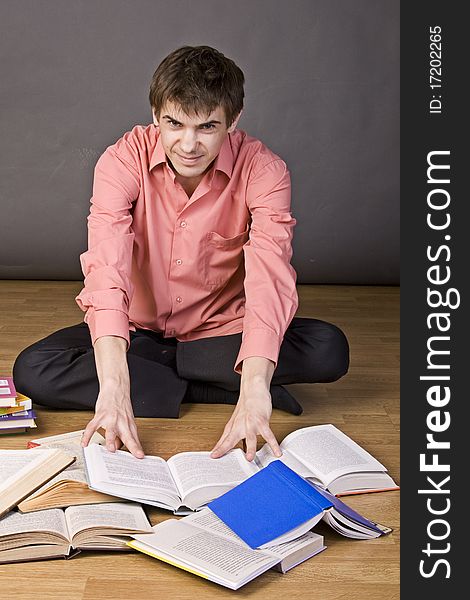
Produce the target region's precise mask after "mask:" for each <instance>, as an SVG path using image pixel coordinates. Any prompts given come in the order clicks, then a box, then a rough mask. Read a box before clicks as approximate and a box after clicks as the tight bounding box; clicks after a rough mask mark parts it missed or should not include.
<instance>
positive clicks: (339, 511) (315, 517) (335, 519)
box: [208, 460, 392, 549]
mask: <svg viewBox="0 0 470 600" xmlns="http://www.w3.org/2000/svg"><path fill="white" fill-rule="evenodd" d="M208 508H209V509H210V510H212V512H214V513H215V514H216V515H217V516H218V517H219V519H221V520H222V521H223V522H224V523H225V524H226V525H227V526H228V527H230V529H231V530H232V531H233V532H235V533H236V534H237V535H238V536H239V537H240V538H241V539H242V540H243V541H244V542H246V543H247V544H248V546H250V548H253V549H256V548H260V549H263V548H269V547H270V546H272V545H275V544H281V543H284V542H290V541H291V540H294V539H296V538H297V537H299V536H300V535H302V534H304V533H306V532H307V531H309V530H310V529H312V527H313V526H314V525H316V524H317V523H318V522H319V521H320V519H324V520H325V521H326V522H327V523H328V524H329V525H330V526H331V527H332V528H333V529H334V530H335V531H337V532H338V533H341V534H342V535H344V536H346V537H350V538H354V539H371V538H376V537H379V536H381V535H384V534H385V533H390V532H391V531H392V530H391V529H390V528H389V527H384V526H383V525H378V524H377V523H375V522H373V521H370V520H369V519H366V518H365V517H363V516H362V515H360V514H359V513H357V512H356V511H354V510H353V509H352V508H350V507H349V506H347V505H346V504H345V503H344V502H343V501H342V500H340V499H339V498H337V497H336V496H334V495H333V494H330V493H329V492H328V491H327V490H324V489H322V488H320V487H319V486H316V485H315V484H314V483H312V482H311V481H308V480H306V479H304V478H303V477H301V476H300V475H297V473H295V472H294V471H293V470H292V469H290V468H289V467H288V466H287V465H285V464H284V463H283V462H282V461H280V460H275V461H273V462H271V463H270V464H269V465H268V466H267V467H265V468H264V469H261V470H260V471H258V473H255V475H253V476H252V477H249V478H248V479H246V480H245V481H243V482H242V483H240V484H239V485H237V486H236V487H234V488H232V489H231V490H229V491H228V492H226V493H225V494H223V495H222V496H219V498H216V499H215V500H212V502H210V503H209V504H208Z"/></svg>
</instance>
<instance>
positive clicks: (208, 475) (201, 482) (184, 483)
mask: <svg viewBox="0 0 470 600" xmlns="http://www.w3.org/2000/svg"><path fill="white" fill-rule="evenodd" d="M168 466H169V468H170V470H171V473H172V475H173V478H174V480H175V481H176V485H177V486H178V488H179V490H180V493H181V497H182V498H183V497H184V496H186V495H187V494H189V493H190V492H191V491H192V490H195V489H197V488H201V487H205V486H211V485H213V486H223V485H229V484H233V483H235V484H236V483H241V482H242V481H244V480H245V479H247V478H248V477H250V476H251V475H254V474H255V473H257V472H258V471H259V468H258V467H257V465H256V464H254V463H253V462H249V461H247V460H246V458H245V456H244V453H243V451H242V450H241V449H240V448H236V449H234V450H230V452H227V454H225V455H224V456H221V457H220V458H211V457H210V452H180V453H179V454H175V455H174V456H172V457H171V458H169V459H168Z"/></svg>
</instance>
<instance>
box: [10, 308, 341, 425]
mask: <svg viewBox="0 0 470 600" xmlns="http://www.w3.org/2000/svg"><path fill="white" fill-rule="evenodd" d="M130 335H131V343H130V347H129V350H128V353H127V362H128V366H129V373H130V381H131V399H132V404H133V409H134V415H135V416H136V417H173V418H177V417H178V416H179V411H180V405H181V403H182V402H211V403H223V404H236V402H237V400H238V395H239V389H240V375H239V374H238V373H235V371H234V370H233V367H234V363H235V360H236V357H237V355H238V351H239V349H240V344H241V335H242V334H241V333H238V334H233V335H224V336H219V337H212V338H205V339H201V340H195V341H191V342H178V341H177V340H176V338H164V337H163V336H162V335H161V334H160V333H156V332H153V331H149V330H144V329H138V330H137V331H136V332H132V331H131V332H130ZM348 366H349V348H348V342H347V340H346V337H345V335H344V334H343V332H342V331H341V330H340V329H338V327H336V326H335V325H331V324H330V323H325V322H324V321H319V320H317V319H306V318H301V317H294V319H293V320H292V322H291V324H290V326H289V328H288V329H287V332H286V334H285V336H284V340H283V343H282V345H281V350H280V353H279V360H278V365H277V367H276V370H275V371H274V375H273V379H272V382H271V389H270V392H271V397H272V401H273V406H274V407H275V408H280V409H283V410H286V411H288V412H291V413H293V414H300V413H301V412H302V407H301V406H300V405H299V404H298V402H297V401H296V400H295V399H294V398H293V397H292V396H291V395H290V394H289V393H288V392H287V390H285V389H284V388H283V387H282V385H284V384H290V383H319V382H331V381H335V380H337V379H339V378H340V377H342V376H343V375H344V374H345V373H346V372H347V370H348ZM13 379H14V382H15V386H16V388H17V390H18V391H19V392H21V393H23V394H25V395H26V396H29V397H30V398H32V399H33V401H34V402H35V403H37V404H42V405H44V406H49V407H52V408H57V409H61V410H64V409H73V410H92V409H94V406H95V402H96V398H97V396H98V391H99V384H98V377H97V374H96V367H95V359H94V354H93V346H92V344H91V338H90V333H89V330H88V326H87V325H86V324H85V323H80V324H78V325H73V326H72V327H66V328H65V329H60V330H59V331H56V332H55V333H52V334H51V335H49V336H48V337H46V338H44V339H43V340H40V341H38V342H36V343H34V344H33V345H32V346H29V347H28V348H26V349H25V350H23V351H22V352H21V354H20V355H19V356H18V357H17V359H16V361H15V364H14V367H13Z"/></svg>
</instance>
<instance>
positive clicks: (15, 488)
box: [0, 448, 75, 517]
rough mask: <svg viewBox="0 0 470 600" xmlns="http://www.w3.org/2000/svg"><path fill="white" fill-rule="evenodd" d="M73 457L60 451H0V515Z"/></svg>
mask: <svg viewBox="0 0 470 600" xmlns="http://www.w3.org/2000/svg"><path fill="white" fill-rule="evenodd" d="M74 460H75V456H73V455H70V454H67V453H66V452H63V451H62V450H57V449H52V448H51V449H45V450H0V517H1V516H2V515H3V514H4V513H6V512H8V511H9V510H10V509H11V508H13V507H14V506H16V505H17V504H18V503H19V502H20V501H21V500H23V498H25V497H26V496H28V495H30V494H31V493H32V492H34V491H35V490H37V489H38V488H39V487H40V486H41V485H43V484H44V482H46V481H49V480H50V479H51V478H52V477H54V476H55V475H57V473H59V472H60V471H62V470H63V469H65V468H66V467H67V466H68V465H70V464H71V463H72V462H73V461H74Z"/></svg>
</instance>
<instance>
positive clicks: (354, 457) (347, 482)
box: [255, 424, 398, 495]
mask: <svg viewBox="0 0 470 600" xmlns="http://www.w3.org/2000/svg"><path fill="white" fill-rule="evenodd" d="M280 447H281V450H282V456H281V457H280V459H278V458H277V457H275V456H274V454H273V453H272V452H271V448H270V447H269V445H268V444H264V446H263V447H262V448H261V449H260V450H258V452H257V453H256V458H255V461H256V463H257V464H258V465H259V467H260V468H263V467H265V466H267V465H268V464H269V463H270V462H272V461H273V460H281V461H282V462H283V463H284V464H286V465H287V466H288V467H290V468H291V469H292V470H293V471H295V472H296V473H297V474H298V475H300V476H301V477H304V478H305V479H308V480H309V481H312V482H313V483H316V484H317V485H319V486H321V487H323V488H325V489H327V490H329V491H330V492H331V493H332V494H335V495H346V494H355V493H359V494H360V493H365V492H379V491H385V490H396V489H398V486H397V484H396V483H395V481H393V479H392V478H391V477H390V475H389V474H388V473H387V469H386V468H385V467H384V465H382V464H381V463H380V462H379V461H378V460H376V459H375V458H374V457H373V456H372V455H371V454H369V452H367V451H366V450H364V448H361V446H359V444H356V442H354V441H353V440H352V439H351V438H350V437H349V436H347V435H346V434H345V433H343V432H342V431H340V430H339V429H337V428H336V427H335V426H334V425H330V424H329V425H313V426H311V427H303V428H302V429H298V430H297V431H293V432H292V433H289V435H287V436H286V437H285V438H284V439H283V440H282V442H281V444H280Z"/></svg>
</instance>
